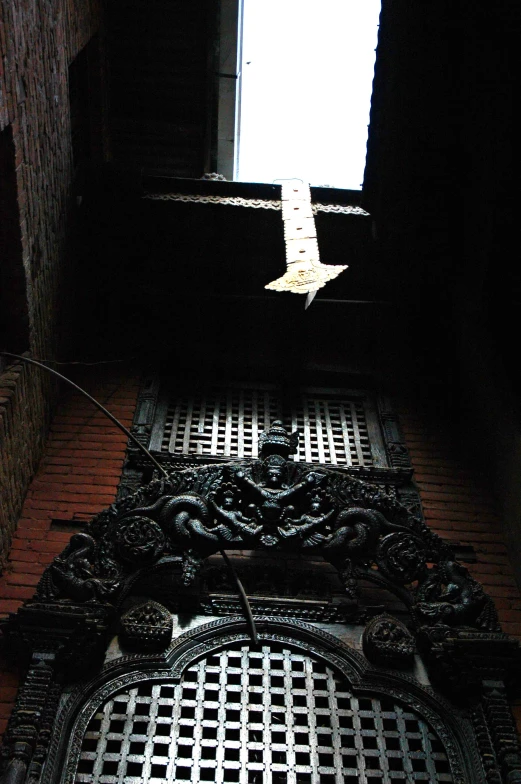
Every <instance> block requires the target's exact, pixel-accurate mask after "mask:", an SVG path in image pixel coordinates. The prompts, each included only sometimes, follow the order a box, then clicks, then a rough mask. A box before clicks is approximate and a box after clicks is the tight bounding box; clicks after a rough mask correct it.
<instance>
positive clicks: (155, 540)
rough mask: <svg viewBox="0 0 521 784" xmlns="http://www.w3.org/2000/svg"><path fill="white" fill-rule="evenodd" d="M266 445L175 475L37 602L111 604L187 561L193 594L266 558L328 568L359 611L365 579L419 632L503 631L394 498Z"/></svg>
mask: <svg viewBox="0 0 521 784" xmlns="http://www.w3.org/2000/svg"><path fill="white" fill-rule="evenodd" d="M260 440H261V459H260V460H250V461H243V462H242V463H240V464H233V463H228V464H224V465H214V466H206V467H204V468H200V469H193V470H189V471H174V472H172V473H171V474H170V475H169V477H168V478H167V479H162V480H156V481H154V482H151V483H150V484H149V485H147V486H145V487H143V488H140V490H138V492H137V493H135V495H134V496H130V497H127V498H125V499H124V500H123V501H121V502H119V503H116V504H114V505H113V506H112V507H110V509H108V510H106V511H105V512H102V513H101V515H98V516H97V517H96V518H94V520H93V521H92V523H91V525H90V526H89V528H88V531H87V533H85V534H76V535H75V536H73V537H72V539H71V542H70V544H69V545H68V547H67V548H66V549H65V551H64V552H63V553H62V555H61V556H59V558H57V559H55V561H54V562H53V564H52V565H51V566H50V567H49V568H48V570H47V571H46V573H45V574H44V577H43V578H42V581H41V583H40V585H39V587H38V594H37V597H38V598H39V599H40V600H41V599H52V600H58V601H60V600H61V601H71V600H73V601H77V602H92V601H102V602H113V601H115V600H117V598H118V597H120V596H121V595H122V592H124V591H125V586H126V585H127V584H129V581H131V580H132V579H133V577H134V576H135V574H136V573H137V572H138V571H139V570H140V569H143V568H148V567H150V566H153V565H154V564H156V563H157V562H158V561H159V560H160V559H161V558H163V557H165V556H177V557H178V558H181V559H182V561H183V581H184V583H185V584H188V583H190V582H191V581H192V580H193V579H194V577H195V576H196V574H197V572H198V570H199V568H200V565H201V563H202V562H203V560H204V559H205V558H207V557H208V556H209V555H211V554H213V553H215V552H218V551H219V550H220V549H222V548H225V549H226V548H228V549H242V548H248V549H255V548H263V549H266V548H268V549H270V550H275V551H277V550H280V551H283V552H288V551H290V552H295V553H298V552H312V553H316V554H319V555H321V556H323V557H324V558H325V559H326V560H328V561H330V562H331V563H332V564H333V565H334V566H335V567H336V568H337V569H338V570H339V572H340V575H341V577H342V579H343V581H344V585H345V588H346V591H347V593H348V595H349V596H350V597H351V598H352V599H355V598H356V592H357V582H358V579H359V578H360V577H363V578H365V579H368V580H373V581H376V582H378V583H379V584H380V585H382V584H384V585H385V586H386V587H388V588H389V589H390V590H391V591H393V590H394V592H395V593H397V595H399V596H400V598H401V599H402V600H404V601H405V602H406V604H407V605H408V606H409V607H410V608H411V610H412V611H413V617H414V619H415V622H416V623H417V625H418V626H425V625H427V626H428V625H431V626H432V625H437V624H440V623H443V624H445V625H450V626H462V625H463V626H466V625H470V626H471V627H474V628H478V629H492V628H495V627H496V626H497V618H496V616H495V614H494V611H493V605H492V603H491V601H490V600H489V599H488V597H487V596H486V595H485V594H484V593H483V591H482V589H481V587H480V586H479V585H478V583H476V582H475V581H474V580H473V579H472V578H471V577H470V576H469V574H468V573H467V571H466V570H465V569H464V568H463V567H461V566H460V565H459V564H457V563H456V562H455V561H454V558H453V555H452V553H451V551H450V549H449V548H448V547H447V545H446V544H444V543H443V542H442V541H441V540H440V539H439V537H437V536H436V534H434V533H433V532H431V531H429V529H428V528H427V527H426V526H425V525H424V524H423V523H422V522H421V521H420V520H419V519H418V518H416V517H414V516H413V515H412V514H411V513H410V512H409V511H408V510H407V509H406V508H405V507H404V506H402V505H401V504H399V503H398V502H397V501H396V500H395V499H394V498H392V497H390V496H388V495H386V494H385V493H384V492H382V491H381V490H380V489H379V488H377V487H375V486H374V485H371V484H368V483H366V482H362V481H360V480H357V479H354V478H351V477H348V476H346V475H345V474H342V473H340V472H338V471H334V470H328V469H324V468H322V467H321V468H319V469H310V468H309V467H307V466H302V465H299V464H295V463H293V462H291V461H290V460H289V459H288V456H289V453H290V452H291V451H292V450H293V449H294V448H295V434H293V435H292V436H289V435H288V434H287V433H286V431H285V430H284V428H283V427H282V424H281V423H280V422H277V423H275V425H274V427H273V428H272V429H270V430H268V431H267V432H266V433H264V434H263V435H262V438H261V439H260ZM432 564H434V565H432ZM491 608H492V609H491Z"/></svg>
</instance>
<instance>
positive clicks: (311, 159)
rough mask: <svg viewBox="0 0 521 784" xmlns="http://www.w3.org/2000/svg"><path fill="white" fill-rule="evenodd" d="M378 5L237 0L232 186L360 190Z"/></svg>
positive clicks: (367, 1) (356, 0) (363, 0)
mask: <svg viewBox="0 0 521 784" xmlns="http://www.w3.org/2000/svg"><path fill="white" fill-rule="evenodd" d="M380 7H381V2H380V0H244V19H243V61H242V64H241V65H240V69H241V72H242V90H241V103H240V147H239V162H238V171H237V172H236V175H235V179H236V180H241V181H243V182H273V181H274V180H278V179H283V178H290V177H300V178H301V179H302V180H304V181H305V182H309V183H311V185H329V186H331V187H336V188H348V189H352V190H360V188H361V187H362V180H363V176H364V167H365V157H366V146H367V126H368V123H369V109H370V104H371V92H372V82H373V76H374V61H375V49H376V44H377V35H378V20H379V16H380Z"/></svg>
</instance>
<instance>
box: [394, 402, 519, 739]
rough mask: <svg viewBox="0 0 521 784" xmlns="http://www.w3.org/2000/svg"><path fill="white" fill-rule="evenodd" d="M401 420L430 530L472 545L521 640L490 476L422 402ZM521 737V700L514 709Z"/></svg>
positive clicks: (508, 628)
mask: <svg viewBox="0 0 521 784" xmlns="http://www.w3.org/2000/svg"><path fill="white" fill-rule="evenodd" d="M399 416H400V421H401V425H402V429H403V431H404V435H405V440H406V443H407V446H408V449H409V453H410V457H411V462H412V465H413V468H414V477H415V480H416V483H417V486H418V489H419V491H420V496H421V499H422V504H423V510H424V513H425V519H426V522H427V525H429V527H430V528H431V529H432V530H434V531H436V532H437V533H438V534H439V535H440V536H442V537H443V538H444V539H446V540H448V541H451V542H453V543H459V544H462V545H471V546H472V547H473V548H474V551H475V554H476V563H470V564H466V566H467V568H468V570H469V572H470V573H471V574H472V576H473V577H474V578H475V579H476V580H478V581H479V582H480V583H481V584H482V585H483V587H484V589H485V591H486V592H487V593H488V594H489V595H490V596H491V597H492V599H493V600H494V603H495V605H496V608H497V611H498V615H499V621H500V623H501V627H502V629H503V631H504V632H507V633H508V634H511V635H513V636H514V637H517V638H518V639H520V640H521V591H520V589H519V586H518V585H517V582H516V580H515V577H514V571H513V567H512V562H511V560H510V557H509V551H508V549H507V546H506V544H505V537H504V534H503V531H502V522H501V519H500V517H499V514H498V507H497V504H496V501H495V499H494V497H493V495H492V493H491V492H490V491H489V490H488V489H487V486H488V484H489V482H490V477H486V476H478V475H477V474H476V471H475V470H473V469H471V468H470V467H469V460H468V459H467V460H465V459H464V458H462V450H461V447H460V446H459V445H458V443H457V435H456V434H457V427H456V426H452V427H451V424H450V423H449V422H447V421H446V420H445V419H444V418H443V417H442V416H439V415H437V414H436V412H433V411H432V409H427V408H422V407H421V406H419V405H418V402H417V401H416V402H414V403H412V402H410V401H408V402H407V403H405V402H403V401H402V403H401V405H400V409H399ZM513 712H514V715H515V718H516V721H517V726H518V730H519V732H520V734H521V700H520V699H517V700H516V701H515V703H514V704H513Z"/></svg>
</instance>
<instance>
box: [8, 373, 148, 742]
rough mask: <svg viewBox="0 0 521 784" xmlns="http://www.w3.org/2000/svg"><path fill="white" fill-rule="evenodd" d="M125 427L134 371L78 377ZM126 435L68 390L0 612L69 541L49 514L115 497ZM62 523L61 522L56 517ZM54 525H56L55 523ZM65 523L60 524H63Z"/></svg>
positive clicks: (97, 505) (28, 505) (84, 510)
mask: <svg viewBox="0 0 521 784" xmlns="http://www.w3.org/2000/svg"><path fill="white" fill-rule="evenodd" d="M78 383H79V384H80V386H81V385H83V386H85V388H86V390H87V391H88V392H89V393H90V394H91V395H93V396H94V397H95V398H96V399H97V400H99V401H100V402H101V403H103V405H105V406H106V407H107V408H108V409H109V410H110V411H111V412H112V413H113V414H114V416H116V417H118V419H120V421H121V422H122V424H124V425H126V427H130V425H131V424H132V418H133V415H134V410H135V407H136V396H137V391H138V379H136V378H132V377H131V378H123V377H119V378H118V377H114V374H112V375H111V374H110V372H107V373H105V374H102V373H100V371H99V370H98V371H97V372H96V375H94V374H90V379H89V376H88V375H87V376H85V375H84V377H83V378H82V379H81V380H79V381H78ZM126 446H127V439H126V436H125V435H124V434H123V433H122V432H121V431H119V430H118V429H117V428H116V427H115V426H114V425H113V424H112V422H111V421H110V420H109V419H107V417H105V416H104V415H103V414H102V413H101V412H100V411H98V410H97V409H95V408H94V406H92V404H90V403H89V402H88V400H86V399H85V398H84V397H82V396H81V395H80V394H79V393H78V394H76V393H72V394H70V393H67V394H66V395H65V397H64V398H63V400H62V402H61V404H60V406H59V407H58V411H57V414H56V416H55V417H54V420H53V423H52V426H51V432H50V435H49V439H48V441H47V446H46V449H45V453H44V457H43V459H42V462H41V464H40V467H39V470H38V473H37V474H36V476H35V478H34V479H33V482H32V484H31V486H30V489H29V492H28V493H27V497H26V500H25V503H24V506H23V510H22V516H21V518H20V521H19V523H18V527H17V530H16V533H15V535H14V537H13V543H12V548H11V553H10V559H9V563H8V567H7V569H6V572H5V574H4V575H3V577H1V578H0V614H1V615H2V616H5V615H7V614H8V613H11V612H16V610H17V609H18V607H20V605H21V604H22V602H23V601H24V600H25V599H29V598H31V597H32V595H33V594H34V589H35V586H36V584H37V583H38V580H39V579H40V576H41V574H42V572H43V570H44V568H45V567H46V566H47V564H49V563H50V562H51V561H52V559H53V558H54V557H55V556H56V555H58V554H59V553H60V552H61V551H62V550H63V548H64V547H65V545H66V544H67V542H68V541H69V539H70V537H71V534H72V531H59V530H51V521H52V520H55V521H56V520H63V521H70V520H78V523H80V524H82V523H83V522H84V521H85V520H90V518H91V517H92V516H93V515H95V514H97V513H98V512H101V511H102V509H105V507H107V506H109V505H110V504H111V503H112V502H113V501H114V499H115V497H116V491H117V487H118V483H119V479H120V476H121V470H122V467H123V460H124V457H125V450H126ZM58 525H59V524H58ZM55 527H56V526H55ZM63 527H65V526H63ZM0 679H1V681H0V682H1V686H0V732H2V733H3V732H4V730H5V725H6V723H7V719H8V717H9V714H10V712H11V708H12V703H13V701H14V697H15V692H16V685H17V676H16V674H15V673H13V672H11V671H9V670H3V671H1V670H0Z"/></svg>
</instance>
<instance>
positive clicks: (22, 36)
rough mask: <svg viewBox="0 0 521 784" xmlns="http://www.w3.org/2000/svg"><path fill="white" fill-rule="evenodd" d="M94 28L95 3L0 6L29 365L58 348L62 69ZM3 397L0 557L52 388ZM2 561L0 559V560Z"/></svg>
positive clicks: (10, 390)
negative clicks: (13, 479) (30, 360)
mask: <svg viewBox="0 0 521 784" xmlns="http://www.w3.org/2000/svg"><path fill="white" fill-rule="evenodd" d="M99 24H100V3H99V2H97V0H66V1H65V2H62V0H50V2H47V3H45V4H42V3H38V2H30V0H17V2H12V1H11V0H0V131H2V130H3V129H4V128H6V127H7V126H8V125H10V126H11V130H12V138H13V142H14V152H15V161H14V166H15V169H16V187H17V200H18V211H19V216H20V235H21V246H22V247H21V257H20V259H19V264H20V265H21V266H23V271H21V274H22V275H23V276H25V282H26V289H27V310H28V318H29V329H30V334H29V347H30V349H31V352H32V355H33V356H35V357H44V358H47V357H52V356H54V355H55V351H56V345H57V342H58V341H57V314H58V306H59V302H60V289H61V283H62V281H63V278H64V272H65V266H66V258H67V254H66V248H65V243H66V238H67V231H66V229H67V221H68V214H69V211H70V204H71V198H70V196H71V183H72V179H73V170H72V155H71V136H70V127H69V107H68V81H67V73H68V66H69V64H70V62H71V61H72V60H73V59H74V57H75V56H76V54H77V53H78V52H79V51H80V50H81V48H82V47H83V46H84V45H85V44H86V43H87V41H88V40H89V39H90V37H91V36H92V35H93V33H94V32H95V31H96V30H97V28H98V27H99ZM0 219H1V216H0ZM16 272H17V274H18V272H20V271H19V270H17V271H16ZM0 345H1V346H2V348H4V349H5V350H9V348H10V347H9V346H7V345H3V342H2V343H0ZM0 388H2V389H3V392H1V393H0V419H2V427H3V431H2V435H3V438H2V440H1V442H0V463H1V464H2V465H3V466H4V470H5V474H7V475H10V476H13V475H14V476H15V477H16V482H13V481H12V480H11V481H9V482H8V481H6V479H5V474H4V473H2V474H0V498H1V499H2V500H1V501H0V504H2V518H1V519H0V524H1V526H2V536H1V538H0V547H1V546H2V545H3V546H4V548H5V546H6V545H7V544H8V543H9V541H10V537H11V535H12V532H13V530H14V526H15V524H16V518H17V516H18V514H19V512H20V507H21V502H22V500H23V496H24V493H25V491H26V489H27V486H28V483H29V481H30V479H31V476H32V475H33V473H34V469H35V466H36V465H37V462H38V459H39V458H40V456H41V448H42V442H43V440H44V435H42V434H43V433H45V431H46V428H47V426H48V420H49V415H50V409H51V406H52V401H53V399H54V395H53V390H54V386H53V385H52V384H51V383H50V381H49V379H48V378H46V377H43V376H42V375H40V374H39V372H38V371H35V370H24V371H23V372H22V373H21V374H20V373H18V372H17V371H15V370H11V371H10V372H9V373H8V374H7V375H5V376H3V377H2V376H0ZM3 555H5V549H4V551H3V552H2V550H1V549H0V560H1V558H2V556H3Z"/></svg>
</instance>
